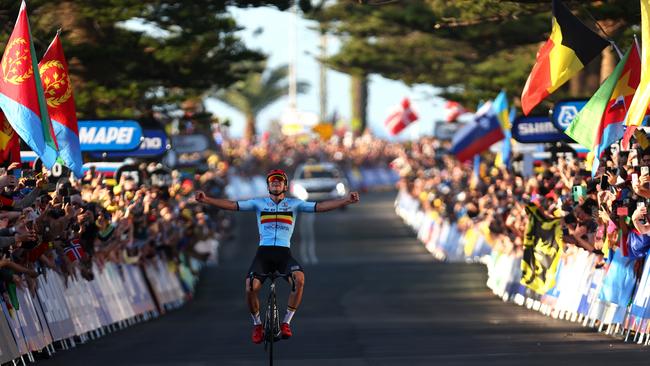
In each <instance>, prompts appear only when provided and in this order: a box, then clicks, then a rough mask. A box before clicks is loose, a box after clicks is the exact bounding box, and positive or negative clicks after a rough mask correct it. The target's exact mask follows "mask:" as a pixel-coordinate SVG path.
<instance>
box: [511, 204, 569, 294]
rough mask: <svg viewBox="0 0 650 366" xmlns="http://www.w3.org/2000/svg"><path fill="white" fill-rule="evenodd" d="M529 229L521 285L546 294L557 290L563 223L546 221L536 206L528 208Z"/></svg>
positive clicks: (525, 243)
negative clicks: (551, 290)
mask: <svg viewBox="0 0 650 366" xmlns="http://www.w3.org/2000/svg"><path fill="white" fill-rule="evenodd" d="M526 213H527V214H528V226H527V227H526V234H525V235H524V256H523V258H522V259H521V284H522V285H525V286H526V287H528V288H530V289H531V290H533V291H535V292H537V293H538V294H541V295H543V294H545V293H546V292H548V291H549V290H550V289H552V288H553V286H555V275H556V272H557V268H558V265H559V263H560V257H561V254H562V245H563V244H562V243H563V242H562V240H563V239H562V225H561V223H560V219H554V220H550V219H547V218H545V217H543V216H542V215H541V214H540V212H539V211H538V209H537V207H536V206H534V205H529V206H526Z"/></svg>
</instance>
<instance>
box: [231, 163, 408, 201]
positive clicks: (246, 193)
mask: <svg viewBox="0 0 650 366" xmlns="http://www.w3.org/2000/svg"><path fill="white" fill-rule="evenodd" d="M344 174H345V177H346V179H347V180H348V183H349V184H350V189H351V190H377V189H392V188H393V187H395V184H396V183H397V181H398V180H399V175H398V174H397V173H396V172H395V171H394V170H392V169H388V168H384V167H355V168H350V169H345V170H344ZM225 192H226V196H227V197H228V198H230V199H232V200H245V199H250V198H256V197H263V196H266V195H267V194H268V189H267V187H266V181H265V179H264V176H262V175H255V176H252V177H245V176H241V175H239V174H230V175H228V185H227V186H226V189H225Z"/></svg>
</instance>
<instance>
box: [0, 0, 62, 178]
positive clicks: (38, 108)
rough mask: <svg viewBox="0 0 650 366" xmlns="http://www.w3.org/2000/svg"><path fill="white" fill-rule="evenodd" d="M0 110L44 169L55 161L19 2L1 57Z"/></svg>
mask: <svg viewBox="0 0 650 366" xmlns="http://www.w3.org/2000/svg"><path fill="white" fill-rule="evenodd" d="M1 66H2V75H0V76H1V77H0V108H2V110H3V111H4V113H5V116H6V117H7V120H8V121H9V124H11V127H13V129H14V130H15V131H16V133H18V135H19V136H20V137H21V138H22V139H23V140H24V141H25V142H26V143H27V145H29V147H31V148H32V150H34V152H35V153H36V154H38V156H39V157H40V158H41V160H42V161H43V164H44V165H45V167H46V168H48V169H49V168H51V167H52V166H53V165H54V163H55V162H56V158H57V150H58V149H57V145H56V140H55V139H54V134H53V133H52V123H51V122H50V117H49V115H48V113H47V105H46V103H45V96H44V94H43V87H42V85H41V77H40V75H39V73H38V72H34V71H35V70H38V64H37V63H36V52H35V51H34V44H33V43H32V36H31V32H30V30H29V21H28V20H27V10H26V6H25V2H24V1H23V2H22V4H21V6H20V12H19V13H18V19H17V20H16V25H15V26H14V30H13V32H12V33H11V37H10V38H9V41H8V42H7V46H6V48H5V52H4V54H3V55H2V62H1Z"/></svg>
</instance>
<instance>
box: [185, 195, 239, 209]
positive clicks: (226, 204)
mask: <svg viewBox="0 0 650 366" xmlns="http://www.w3.org/2000/svg"><path fill="white" fill-rule="evenodd" d="M194 199H196V202H199V203H207V204H208V205H212V206H215V207H218V208H220V209H222V210H230V211H237V210H238V209H239V205H238V204H237V202H236V201H231V200H228V199H225V198H214V197H208V196H207V195H206V194H205V193H204V192H203V191H197V192H196V193H195V194H194Z"/></svg>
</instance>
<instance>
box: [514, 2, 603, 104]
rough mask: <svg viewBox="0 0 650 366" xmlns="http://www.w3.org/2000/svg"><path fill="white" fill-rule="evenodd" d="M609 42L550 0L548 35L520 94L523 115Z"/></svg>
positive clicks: (559, 4) (560, 4) (557, 3)
mask: <svg viewBox="0 0 650 366" xmlns="http://www.w3.org/2000/svg"><path fill="white" fill-rule="evenodd" d="M608 45H609V42H607V40H605V39H603V38H602V37H600V36H599V35H598V34H596V33H594V32H593V31H592V30H591V29H589V28H588V27H587V26H586V25H584V24H583V23H582V22H581V21H580V19H578V18H576V17H575V16H574V15H573V14H572V13H571V11H570V10H569V9H568V8H567V7H566V6H564V4H562V2H561V1H560V0H553V28H552V30H551V36H550V38H549V39H548V41H546V43H544V45H543V46H542V47H541V48H540V50H539V51H538V52H537V60H536V62H535V65H534V66H533V70H532V71H531V72H530V75H529V76H528V80H527V81H526V86H524V91H523V92H522V94H521V107H522V109H523V111H524V114H525V115H528V114H529V113H530V111H532V110H533V108H535V106H536V105H538V104H539V103H540V102H541V101H542V100H544V98H546V97H547V96H549V95H550V94H551V93H553V92H554V91H555V90H557V89H558V88H559V87H560V86H562V84H564V83H565V82H567V81H568V80H569V79H571V77H573V76H574V75H575V74H576V73H577V72H578V71H580V70H581V69H582V68H583V67H585V65H587V64H588V63H589V62H590V61H591V60H593V59H594V57H596V56H598V54H600V52H601V51H602V50H603V48H605V47H607V46H608Z"/></svg>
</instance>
